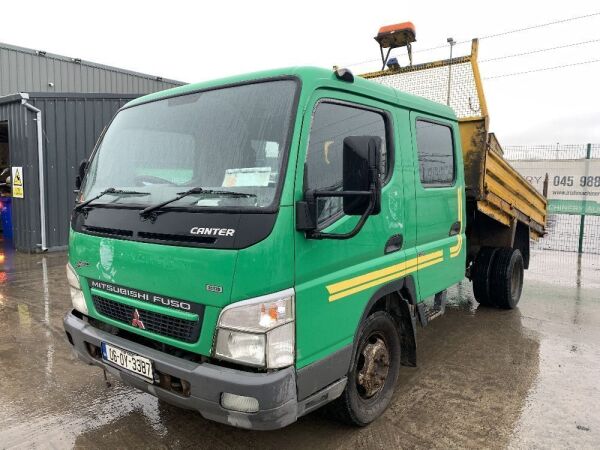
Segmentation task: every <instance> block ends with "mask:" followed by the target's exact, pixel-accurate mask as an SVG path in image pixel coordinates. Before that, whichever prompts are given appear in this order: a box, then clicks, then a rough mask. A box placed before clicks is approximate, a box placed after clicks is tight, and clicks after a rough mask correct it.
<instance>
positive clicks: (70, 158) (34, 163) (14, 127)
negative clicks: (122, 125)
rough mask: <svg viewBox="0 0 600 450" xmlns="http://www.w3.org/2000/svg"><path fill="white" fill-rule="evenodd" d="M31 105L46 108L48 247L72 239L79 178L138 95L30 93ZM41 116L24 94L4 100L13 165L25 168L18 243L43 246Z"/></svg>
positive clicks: (0, 117) (16, 216)
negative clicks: (83, 163)
mask: <svg viewBox="0 0 600 450" xmlns="http://www.w3.org/2000/svg"><path fill="white" fill-rule="evenodd" d="M29 97H30V98H29V103H30V104H31V105H33V106H35V107H36V108H38V109H40V110H41V111H42V129H43V139H44V141H43V151H44V163H45V167H44V170H45V172H44V175H45V184H46V186H45V198H46V211H47V214H46V225H47V245H48V247H49V248H50V249H59V248H63V247H65V246H66V245H67V243H68V237H69V217H70V214H71V210H72V208H73V205H74V201H75V196H74V194H73V189H74V180H75V176H76V175H77V170H78V167H79V163H80V162H81V160H82V159H84V158H87V157H88V156H89V155H90V153H91V151H92V149H93V148H94V145H95V144H96V141H97V139H98V137H99V136H100V133H101V132H102V130H103V129H104V127H105V126H106V125H107V124H108V123H109V122H110V120H111V119H112V117H113V116H114V114H115V113H116V112H117V111H118V109H119V108H120V107H121V106H123V105H124V104H125V103H127V102H128V101H130V100H132V99H133V98H135V97H136V96H135V95H110V94H106V95H103V94H87V95H86V94H48V93H37V94H32V93H30V94H29ZM35 118H36V115H35V114H34V113H33V112H31V111H29V110H27V109H26V108H25V107H24V106H23V105H21V101H20V99H19V98H17V97H16V96H15V100H14V101H9V99H4V102H2V103H0V121H5V120H8V127H9V148H10V161H11V166H23V172H24V190H25V198H23V199H13V230H14V236H15V247H16V248H17V249H18V250H21V251H27V252H34V251H37V250H39V244H40V243H41V234H40V214H39V208H40V197H39V195H40V194H39V193H40V190H39V184H38V151H37V132H36V122H35Z"/></svg>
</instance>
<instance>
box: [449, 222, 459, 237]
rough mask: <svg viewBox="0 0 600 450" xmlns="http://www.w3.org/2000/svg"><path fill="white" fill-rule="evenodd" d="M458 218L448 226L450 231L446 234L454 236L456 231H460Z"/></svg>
mask: <svg viewBox="0 0 600 450" xmlns="http://www.w3.org/2000/svg"><path fill="white" fill-rule="evenodd" d="M460 226H461V223H460V220H457V221H456V222H454V223H453V224H452V225H451V226H450V231H449V232H448V236H456V235H457V234H458V233H460Z"/></svg>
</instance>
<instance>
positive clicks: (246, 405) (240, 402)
mask: <svg viewBox="0 0 600 450" xmlns="http://www.w3.org/2000/svg"><path fill="white" fill-rule="evenodd" d="M221 406H223V408H225V409H230V410H232V411H240V412H247V413H253V412H256V411H258V399H256V398H254V397H244V396H243V395H235V394H230V393H229V392H223V393H222V394H221Z"/></svg>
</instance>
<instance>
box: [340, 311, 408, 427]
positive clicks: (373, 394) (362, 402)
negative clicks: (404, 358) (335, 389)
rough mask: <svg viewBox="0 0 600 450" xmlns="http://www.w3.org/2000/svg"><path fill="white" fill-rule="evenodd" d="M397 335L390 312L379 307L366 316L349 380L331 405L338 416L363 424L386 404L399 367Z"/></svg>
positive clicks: (385, 406)
mask: <svg viewBox="0 0 600 450" xmlns="http://www.w3.org/2000/svg"><path fill="white" fill-rule="evenodd" d="M400 351H401V347H400V335H399V333H398V329H397V328H396V323H395V322H394V319H393V318H392V316H391V315H390V314H388V313H387V312H384V311H378V312H376V313H374V314H372V315H370V316H369V317H367V319H365V321H364V323H363V324H362V326H361V331H360V333H359V338H358V345H357V346H356V353H355V354H354V358H353V359H352V365H351V367H350V372H349V373H348V383H347V384H346V388H345V389H344V392H343V393H342V395H341V396H340V397H339V398H338V399H337V400H335V401H334V402H333V403H332V404H331V407H330V411H332V412H333V414H334V415H335V416H337V417H338V418H339V419H340V420H342V421H344V422H346V423H349V424H351V425H356V426H365V425H368V424H369V423H371V422H372V421H373V420H375V419H376V418H377V417H379V416H380V415H381V414H383V412H384V411H385V410H386V408H387V407H388V405H389V403H390V401H391V399H392V395H393V393H394V387H395V386H396V381H397V380H398V371H399V370H400Z"/></svg>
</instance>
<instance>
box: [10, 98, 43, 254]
mask: <svg viewBox="0 0 600 450" xmlns="http://www.w3.org/2000/svg"><path fill="white" fill-rule="evenodd" d="M34 119H35V115H34V114H32V113H31V112H29V111H27V109H26V108H25V107H23V106H22V105H21V103H20V101H19V100H15V101H13V102H10V103H4V104H0V122H2V121H8V139H9V143H8V144H9V151H10V164H11V166H22V167H23V182H24V183H23V189H24V193H25V198H13V199H12V204H13V208H12V221H13V236H14V241H15V246H16V247H17V248H18V249H19V250H23V251H34V250H35V246H36V244H37V243H39V242H40V241H41V238H40V209H39V184H38V172H37V135H36V122H35V120H34Z"/></svg>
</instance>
